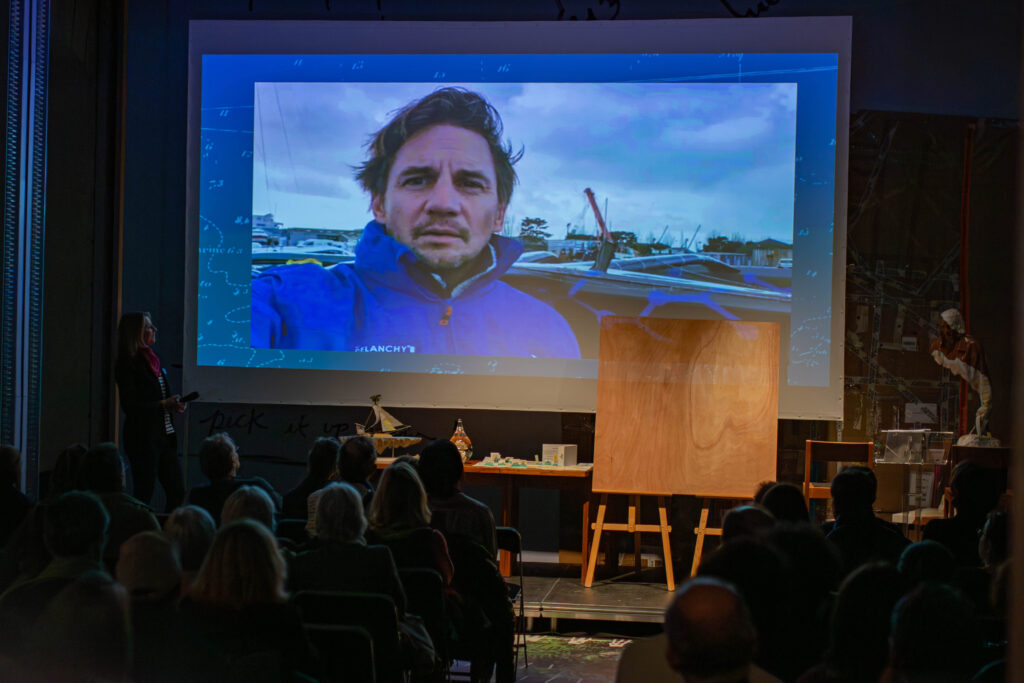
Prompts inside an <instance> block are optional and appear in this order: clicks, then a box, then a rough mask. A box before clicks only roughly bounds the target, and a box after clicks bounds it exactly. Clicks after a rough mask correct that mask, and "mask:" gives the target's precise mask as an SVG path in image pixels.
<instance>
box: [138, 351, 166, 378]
mask: <svg viewBox="0 0 1024 683" xmlns="http://www.w3.org/2000/svg"><path fill="white" fill-rule="evenodd" d="M139 353H140V354H141V355H142V357H143V358H144V359H145V361H146V365H148V366H149V369H150V370H152V371H153V374H154V375H156V376H157V377H160V374H161V373H162V368H161V367H160V356H158V355H156V352H155V351H154V350H153V349H151V348H149V347H148V346H140V347H139Z"/></svg>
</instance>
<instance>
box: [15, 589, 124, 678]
mask: <svg viewBox="0 0 1024 683" xmlns="http://www.w3.org/2000/svg"><path fill="white" fill-rule="evenodd" d="M24 660H25V661H26V663H27V668H28V672H29V673H30V676H29V680H31V677H35V680H38V681H47V682H48V683H62V682H65V681H66V682H67V683H72V682H75V683H77V682H78V681H126V680H129V673H130V662H131V624H130V619H129V614H128V596H127V594H126V593H125V590H124V588H122V587H121V586H119V585H117V584H116V583H114V582H113V581H112V580H111V578H110V576H109V575H107V574H105V573H100V572H91V573H87V574H84V575H82V576H80V577H78V578H77V579H75V580H74V581H71V582H70V583H69V584H68V585H67V586H65V587H64V588H63V589H62V590H61V591H60V592H59V593H57V595H55V596H54V597H53V599H52V600H50V601H49V602H48V604H47V605H46V607H45V609H44V610H43V611H42V613H41V614H40V615H39V618H38V619H37V620H36V621H35V623H34V624H33V625H32V627H31V628H30V629H29V631H28V633H27V638H26V642H25V648H24Z"/></svg>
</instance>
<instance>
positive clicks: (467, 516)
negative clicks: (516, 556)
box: [418, 439, 498, 557]
mask: <svg viewBox="0 0 1024 683" xmlns="http://www.w3.org/2000/svg"><path fill="white" fill-rule="evenodd" d="M418 471H419V475H420V479H421V480H422V481H423V488H425V489H426V491H427V505H428V506H429V507H430V514H431V520H430V524H431V526H433V527H434V528H435V529H437V530H438V531H440V532H441V533H443V534H444V535H445V538H446V539H447V540H448V542H449V544H450V543H451V540H452V536H454V535H460V536H464V537H466V538H470V539H472V540H474V541H476V542H477V543H479V544H480V545H482V546H483V547H484V548H486V549H487V552H489V553H490V554H491V556H492V557H495V556H497V552H498V549H497V541H496V540H495V530H494V515H493V514H491V509H490V508H489V507H487V506H486V505H484V504H483V503H481V502H480V501H478V500H476V499H475V498H470V497H469V496H467V495H466V494H465V493H462V492H461V491H460V490H459V480H460V479H462V473H463V468H462V456H461V455H459V449H458V448H456V447H455V444H453V443H452V442H451V441H448V440H447V439H438V440H437V441H432V442H431V443H429V444H427V447H426V448H424V449H423V452H422V453H420V465H419V469H418Z"/></svg>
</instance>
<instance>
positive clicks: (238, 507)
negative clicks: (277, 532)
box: [220, 484, 276, 533]
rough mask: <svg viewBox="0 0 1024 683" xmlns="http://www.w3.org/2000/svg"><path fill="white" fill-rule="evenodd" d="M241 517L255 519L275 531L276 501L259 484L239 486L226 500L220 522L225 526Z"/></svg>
mask: <svg viewBox="0 0 1024 683" xmlns="http://www.w3.org/2000/svg"><path fill="white" fill-rule="evenodd" d="M239 519H252V520H255V521H257V522H259V523H260V524H262V525H263V526H265V527H266V528H267V529H268V530H269V531H270V532H271V533H273V532H274V529H275V528H276V525H275V522H274V501H272V500H271V499H270V496H269V495H268V494H267V492H266V491H264V490H263V489H261V488H259V487H258V486H249V485H248V484H247V485H245V486H239V487H238V488H237V489H235V490H234V491H233V492H232V494H231V495H230V496H228V499H227V500H225V501H224V507H223V508H221V511H220V523H221V525H222V526H223V525H224V524H228V523H230V522H235V521H237V520H239Z"/></svg>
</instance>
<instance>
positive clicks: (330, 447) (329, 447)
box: [281, 436, 341, 519]
mask: <svg viewBox="0 0 1024 683" xmlns="http://www.w3.org/2000/svg"><path fill="white" fill-rule="evenodd" d="M340 450H341V445H340V444H339V443H338V440H337V439H335V438H333V437H329V436H321V437H320V438H319V439H317V440H316V441H314V442H313V447H312V448H310V449H309V453H308V454H307V456H306V478H305V479H303V480H302V482H300V483H299V485H298V486H296V487H295V488H294V489H292V490H291V491H289V492H288V493H286V494H285V495H284V502H283V503H282V505H281V516H282V517H284V518H285V519H306V515H307V510H306V500H307V498H309V494H311V493H313V492H314V491H319V490H320V489H322V488H323V487H325V486H327V484H329V483H330V482H331V479H332V478H333V477H334V476H335V475H336V474H337V472H338V453H339V452H340Z"/></svg>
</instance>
